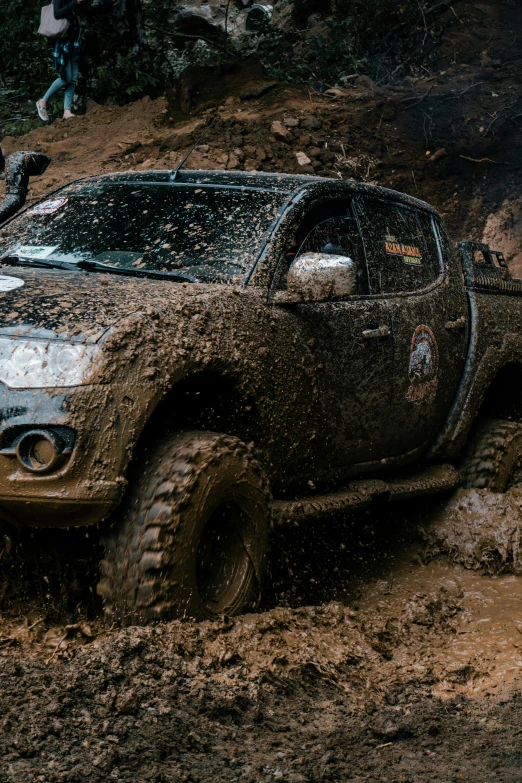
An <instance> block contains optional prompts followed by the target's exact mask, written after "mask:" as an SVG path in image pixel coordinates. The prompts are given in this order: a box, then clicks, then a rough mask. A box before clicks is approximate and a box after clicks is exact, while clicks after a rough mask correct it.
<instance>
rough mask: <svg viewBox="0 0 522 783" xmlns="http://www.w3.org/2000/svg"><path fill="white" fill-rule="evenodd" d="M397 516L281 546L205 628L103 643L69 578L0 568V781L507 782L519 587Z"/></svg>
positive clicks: (437, 529) (519, 581) (513, 731)
mask: <svg viewBox="0 0 522 783" xmlns="http://www.w3.org/2000/svg"><path fill="white" fill-rule="evenodd" d="M455 502H457V503H458V502H460V503H462V499H460V500H457V501H453V503H455ZM505 502H506V503H507V504H509V502H510V501H509V500H506V501H505ZM408 508H409V510H410V513H411V507H408V506H406V507H404V509H403V508H401V509H398V510H396V511H395V512H394V513H393V514H389V513H383V514H379V515H377V517H376V516H375V515H374V516H373V517H372V516H371V515H366V516H364V517H360V516H359V517H357V518H354V520H353V522H354V523H355V524H349V523H347V522H346V521H344V522H342V523H341V522H339V523H335V524H332V525H331V527H330V529H329V530H327V531H326V530H324V529H323V530H321V529H318V528H316V527H314V526H309V527H307V528H305V529H303V530H300V531H297V532H293V533H292V537H291V539H290V538H288V537H289V536H290V534H289V533H287V534H285V536H284V540H282V539H281V540H276V541H274V547H273V552H272V585H273V587H272V589H271V590H269V591H268V593H267V597H266V603H265V607H264V610H263V611H260V612H259V613H257V614H251V615H246V616H243V617H239V618H234V619H229V618H223V619H222V620H221V621H219V622H205V623H200V624H195V623H181V622H173V623H168V624H162V625H160V626H157V627H148V628H129V629H126V630H118V629H115V628H110V627H108V626H107V625H104V623H103V620H102V618H101V615H100V613H99V611H98V608H97V607H96V603H95V599H94V598H93V599H92V602H90V600H89V579H91V578H94V576H95V575H94V574H93V573H91V574H89V568H88V567H85V564H84V567H83V569H82V568H80V566H78V570H77V571H76V572H74V570H73V569H72V566H71V563H70V558H69V559H68V558H67V556H66V555H63V553H62V554H61V555H60V557H61V558H62V560H61V563H62V567H61V571H60V573H59V574H58V575H57V574H56V568H53V564H54V565H55V564H56V558H54V560H53V558H47V559H42V557H40V558H38V557H36V558H35V559H33V561H32V562H33V566H32V567H29V566H28V565H27V564H26V565H21V563H20V562H17V560H16V558H13V557H12V556H11V560H10V566H9V568H7V567H6V568H4V571H3V574H4V576H9V575H11V576H13V575H14V574H16V573H18V579H17V581H16V583H14V582H13V583H11V584H7V583H4V589H3V592H4V600H3V603H2V610H1V611H2V615H1V625H0V682H1V684H0V716H1V717H0V758H1V759H2V761H1V762H0V781H2V783H33V781H49V782H51V781H52V782H53V783H54V781H67V783H68V782H69V781H83V780H87V781H107V780H116V781H118V780H120V781H131V780H132V781H136V780H139V781H149V780H150V781H169V782H170V781H178V780H184V781H185V780H186V781H204V780H205V781H206V780H212V781H227V783H228V782H229V783H232V782H233V781H252V783H254V782H256V783H257V781H269V780H280V781H289V783H305V781H318V780H325V781H351V783H355V781H363V780H364V781H372V782H373V781H376V782H378V783H384V782H386V783H391V782H392V781H394V782H395V781H397V783H398V781H401V782H402V781H409V782H411V783H414V782H417V783H420V782H422V783H424V782H426V783H428V781H429V782H430V783H431V781H444V783H447V782H449V781H460V780H464V781H470V783H482V781H484V783H485V781H488V783H489V781H491V780H492V779H494V780H499V781H518V780H520V776H521V774H522V772H521V768H522V753H521V751H520V733H519V732H520V718H521V712H522V702H521V700H520V697H519V691H520V687H519V684H520V669H521V668H522V614H521V605H522V577H519V576H517V575H515V574H513V573H495V574H490V575H487V574H484V573H483V569H482V570H481V569H480V568H479V566H480V564H478V563H476V564H475V565H476V566H477V569H478V570H473V569H469V568H468V569H466V568H464V567H463V566H462V565H460V564H458V563H457V562H455V560H456V552H457V549H456V547H455V546H453V549H452V554H451V557H450V558H448V557H447V556H446V555H444V554H439V555H438V556H437V557H436V558H435V559H433V555H434V552H435V546H436V544H435V543H434V541H438V544H437V545H438V547H439V551H441V550H442V548H443V543H442V542H443V540H444V538H443V534H442V532H441V531H442V530H443V526H444V524H445V522H444V520H443V521H440V522H437V524H433V512H432V511H431V509H429V508H427V507H424V508H423V509H422V513H421V516H422V518H423V519H424V520H425V521H426V520H428V519H429V518H430V515H431V519H432V521H431V523H430V524H429V525H425V531H424V532H426V530H428V531H429V533H430V536H431V537H430V538H429V540H428V541H427V542H426V538H425V537H424V535H420V536H415V537H414V539H412V526H411V523H406V522H404V519H405V518H406V516H405V512H406V511H407V510H408ZM450 509H451V510H450V513H449V515H448V520H449V519H452V518H454V507H453V505H452V503H451V502H450ZM462 527H463V528H465V527H466V526H465V525H462ZM464 539H465V533H462V542H463V541H464ZM462 542H461V543H462ZM283 545H284V546H283ZM464 548H465V547H464ZM59 549H60V542H59V541H56V542H55V552H57V553H58V551H59ZM38 551H39V552H40V553H41V552H42V551H43V550H42V549H41V547H40V548H39V550H38ZM26 563H27V561H26ZM17 569H18V570H17ZM20 569H22V570H21V571H20ZM500 570H501V569H500ZM504 570H507V571H510V570H511V567H510V565H509V564H507V565H506V566H505V567H504ZM21 584H23V585H25V587H24V590H25V592H24V594H23V595H22V596H20V595H19V593H17V591H18V590H19V589H20V585H21ZM72 585H75V590H76V593H74V595H75V597H76V599H77V600H75V601H71V600H70V597H69V593H68V592H67V591H70V588H71V586H72ZM82 590H83V592H82ZM17 595H18V597H19V601H17ZM314 604H315V605H314Z"/></svg>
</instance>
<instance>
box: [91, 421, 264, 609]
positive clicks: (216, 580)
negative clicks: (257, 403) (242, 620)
mask: <svg viewBox="0 0 522 783" xmlns="http://www.w3.org/2000/svg"><path fill="white" fill-rule="evenodd" d="M269 517H270V492H269V488H268V482H267V480H266V478H265V475H264V472H263V470H262V469H261V467H260V465H259V463H258V462H257V461H256V460H255V459H254V457H253V456H252V454H251V452H250V450H249V448H248V447H247V446H246V445H245V444H244V443H242V442H241V441H240V440H238V439H237V438H233V437H229V436H226V435H219V434H216V433H211V432H199V431H197V432H184V433H180V434H176V435H174V436H169V437H168V438H166V439H165V440H164V441H163V442H161V443H160V444H159V445H158V446H157V447H156V448H154V449H153V450H152V451H151V452H150V456H149V458H148V461H147V464H146V467H145V469H144V470H143V472H142V474H141V476H140V478H139V479H138V481H137V483H136V484H135V486H134V487H133V488H132V490H131V492H130V495H129V497H128V499H127V502H126V504H125V507H124V509H123V510H122V512H121V516H120V519H119V520H118V521H117V522H116V524H115V526H114V528H113V529H112V530H111V531H110V532H109V535H107V537H106V538H105V539H104V541H103V543H104V546H105V556H104V559H103V560H102V563H101V580H100V583H99V585H98V593H99V595H101V596H102V598H103V600H104V604H105V610H106V612H107V613H108V614H109V615H113V616H115V617H116V618H118V619H119V620H120V621H123V622H125V623H126V624H130V623H140V622H149V621H151V620H166V619H172V618H174V617H190V618H194V619H196V620H202V619H211V618H215V617H217V616H219V615H223V614H226V615H237V614H241V613H242V612H245V611H247V610H248V609H252V608H254V607H255V605H256V604H257V603H258V601H259V598H260V591H261V580H262V575H263V568H264V562H265V556H266V550H267V545H268V532H269Z"/></svg>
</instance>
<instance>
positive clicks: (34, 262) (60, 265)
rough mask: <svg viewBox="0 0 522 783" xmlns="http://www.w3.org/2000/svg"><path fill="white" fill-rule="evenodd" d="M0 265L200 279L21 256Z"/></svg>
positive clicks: (1, 259) (5, 259) (97, 263)
mask: <svg viewBox="0 0 522 783" xmlns="http://www.w3.org/2000/svg"><path fill="white" fill-rule="evenodd" d="M0 264H7V265H8V266H27V267H32V266H33V267H38V268H40V269H66V270H67V271H68V272H77V271H78V270H79V269H80V270H82V271H85V272H105V273H107V274H112V275H125V276H126V277H149V278H152V279H155V280H159V279H161V280H165V279H167V280H173V281H176V282H189V283H197V282H198V279H197V278H196V277H194V276H193V275H189V274H185V273H184V272H161V271H159V270H153V269H122V268H121V267H119V266H108V265H107V264H102V263H100V261H89V260H87V259H81V260H80V261H74V262H71V261H52V260H51V259H47V258H45V259H44V258H34V259H28V258H20V256H0Z"/></svg>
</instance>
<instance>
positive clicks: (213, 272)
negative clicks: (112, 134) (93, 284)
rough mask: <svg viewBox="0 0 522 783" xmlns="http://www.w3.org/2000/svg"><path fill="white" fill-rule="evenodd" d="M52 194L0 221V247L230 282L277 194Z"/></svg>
mask: <svg viewBox="0 0 522 783" xmlns="http://www.w3.org/2000/svg"><path fill="white" fill-rule="evenodd" d="M60 196H62V198H60V199H58V200H57V199H54V201H53V202H52V209H51V208H49V209H45V202H44V204H40V205H38V206H37V207H36V208H34V207H33V208H32V209H30V210H28V211H27V212H26V213H24V214H23V215H21V216H20V217H19V218H17V219H16V220H14V221H12V222H11V223H10V224H9V225H7V226H6V227H5V228H3V229H2V230H1V231H0V255H1V254H7V253H10V254H13V255H18V256H21V257H24V258H29V259H31V258H43V257H45V258H49V259H55V260H60V261H69V262H70V261H72V262H74V261H79V260H82V259H94V260H96V261H99V262H101V263H104V264H107V265H109V266H116V267H120V268H122V269H152V270H155V271H165V272H177V271H180V270H183V272H185V273H188V274H190V275H193V276H194V277H196V278H197V279H198V280H199V281H209V282H210V281H220V282H236V281H238V280H240V279H241V278H242V277H243V275H244V272H245V271H246V270H247V269H248V268H249V266H250V265H251V263H252V262H253V261H254V260H255V257H256V255H257V252H258V250H259V248H260V245H261V242H262V240H263V237H264V236H265V234H266V232H267V230H268V229H269V227H270V225H271V223H272V222H273V220H274V218H275V217H276V215H277V213H278V210H279V208H280V207H281V204H282V201H283V197H282V195H281V194H275V193H273V192H268V191H263V190H253V189H245V188H216V187H208V186H203V187H194V186H185V185H161V184H154V185H147V186H146V187H143V186H137V185H136V184H132V183H125V184H121V185H120V184H113V183H110V184H99V185H87V186H83V187H80V188H78V186H72V187H70V188H66V189H64V190H63V191H61V192H60ZM48 203H49V204H51V202H48Z"/></svg>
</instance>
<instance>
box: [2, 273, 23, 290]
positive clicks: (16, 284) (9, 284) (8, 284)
mask: <svg viewBox="0 0 522 783" xmlns="http://www.w3.org/2000/svg"><path fill="white" fill-rule="evenodd" d="M23 284H24V281H23V280H20V278H19V277H7V276H6V275H0V291H14V289H15V288H21V287H22V286H23Z"/></svg>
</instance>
